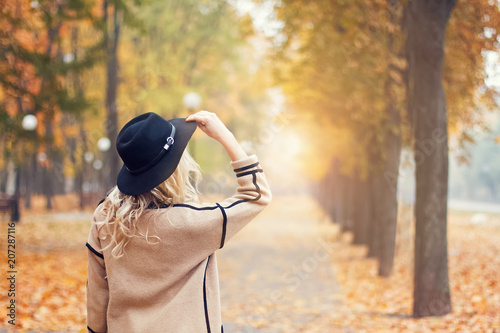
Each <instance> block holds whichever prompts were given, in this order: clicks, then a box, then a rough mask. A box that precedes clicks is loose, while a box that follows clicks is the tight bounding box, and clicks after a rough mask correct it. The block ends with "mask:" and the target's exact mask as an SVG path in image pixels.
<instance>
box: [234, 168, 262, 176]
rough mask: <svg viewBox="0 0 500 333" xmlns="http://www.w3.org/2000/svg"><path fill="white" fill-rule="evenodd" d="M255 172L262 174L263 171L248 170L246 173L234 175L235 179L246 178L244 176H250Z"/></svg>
mask: <svg viewBox="0 0 500 333" xmlns="http://www.w3.org/2000/svg"><path fill="white" fill-rule="evenodd" d="M257 172H264V170H262V169H255V170H250V171H247V172H242V173H239V174H237V175H236V177H242V176H246V175H251V174H254V173H257Z"/></svg>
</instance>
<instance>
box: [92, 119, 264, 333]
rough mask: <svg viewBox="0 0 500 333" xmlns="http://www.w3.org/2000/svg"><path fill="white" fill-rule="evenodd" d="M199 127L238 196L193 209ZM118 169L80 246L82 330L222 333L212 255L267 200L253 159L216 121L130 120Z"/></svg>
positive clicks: (120, 145)
mask: <svg viewBox="0 0 500 333" xmlns="http://www.w3.org/2000/svg"><path fill="white" fill-rule="evenodd" d="M197 127H199V128H200V129H201V130H202V131H203V132H205V133H206V134H207V135H208V136H209V137H211V138H214V139H215V140H217V141H218V142H219V143H220V144H222V146H223V147H224V148H225V150H226V151H227V153H228V155H229V157H230V159H231V166H232V167H233V170H234V172H235V175H236V179H237V182H238V187H237V193H236V194H235V195H234V196H232V197H230V198H227V199H225V200H223V201H221V202H218V203H213V204H205V203H200V202H199V199H198V190H197V184H198V182H199V181H200V179H201V172H200V168H199V166H198V164H197V163H196V162H195V161H194V159H193V158H192V157H191V156H190V155H189V153H188V151H187V150H186V149H185V148H186V146H187V144H188V141H189V140H190V138H191V136H192V134H193V133H194V131H195V130H196V128H197ZM116 148H117V150H118V153H119V155H120V157H121V159H122V160H123V162H124V166H123V168H122V169H121V171H120V173H119V175H118V179H117V186H115V187H114V188H113V189H112V190H111V191H110V192H109V193H108V195H107V196H106V198H105V199H103V200H102V201H101V202H100V203H99V205H98V206H97V208H96V210H95V212H94V215H93V221H92V226H91V229H90V233H89V238H88V242H87V247H88V250H89V251H88V271H87V279H88V280H87V329H88V331H89V332H111V333H115V332H116V333H127V332H130V333H142V332H144V333H155V332H165V333H203V332H208V333H222V332H223V327H222V320H221V309H220V295H219V278H218V271H217V259H216V255H215V251H216V250H218V249H220V248H222V247H223V246H224V244H225V242H227V241H228V240H229V239H230V238H231V237H233V236H234V235H235V234H236V233H237V232H238V231H239V230H241V229H242V228H243V227H244V226H245V225H246V224H247V223H248V222H250V221H251V220H252V219H253V218H254V217H255V216H256V215H257V214H258V213H259V212H260V211H262V210H263V209H264V208H265V207H266V205H267V204H269V202H270V201H271V192H270V190H269V186H268V184H267V182H266V178H265V176H264V173H263V171H262V169H261V168H260V165H259V162H258V160H257V157H256V156H255V155H252V156H247V154H246V153H245V152H244V150H243V149H242V148H241V146H240V145H239V144H238V142H237V141H236V139H235V138H234V136H233V134H232V133H231V132H230V131H229V130H228V129H227V128H226V126H224V124H223V123H222V122H221V121H220V120H219V118H218V117H217V115H215V114H214V113H211V112H207V111H200V112H197V113H195V114H192V115H190V116H189V117H187V118H185V119H184V118H177V119H171V120H168V121H167V120H165V119H163V118H162V117H160V116H159V115H157V114H155V113H145V114H142V115H140V116H138V117H136V118H134V119H132V120H131V121H129V122H128V123H127V124H126V125H125V126H124V127H123V128H122V130H121V131H120V133H119V134H118V137H117V143H116Z"/></svg>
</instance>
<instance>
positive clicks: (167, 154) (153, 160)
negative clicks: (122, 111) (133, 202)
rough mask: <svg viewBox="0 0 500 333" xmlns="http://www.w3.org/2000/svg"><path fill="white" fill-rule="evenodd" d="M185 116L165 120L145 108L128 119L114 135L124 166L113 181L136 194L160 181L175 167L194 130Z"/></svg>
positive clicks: (119, 187)
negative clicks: (137, 114) (116, 134)
mask: <svg viewBox="0 0 500 333" xmlns="http://www.w3.org/2000/svg"><path fill="white" fill-rule="evenodd" d="M196 128H197V125H196V122H195V121H193V122H187V121H186V119H185V118H175V119H171V120H168V121H167V120H165V119H163V118H162V117H160V116H159V115H157V114H156V113H153V112H148V113H145V114H142V115H140V116H137V117H135V118H134V119H132V120H130V121H129V122H128V123H127V124H126V125H125V126H123V128H122V129H121V131H120V133H119V134H118V137H117V139H116V149H117V150H118V154H119V155H120V157H121V159H122V161H123V167H122V169H121V170H120V173H119V174H118V179H117V181H116V183H117V186H118V189H119V190H120V191H121V192H122V193H124V194H127V195H138V194H141V193H144V192H147V191H149V190H152V189H153V188H155V187H156V186H158V185H160V184H161V183H163V182H164V181H165V180H167V179H168V177H170V176H171V175H172V173H173V172H174V171H175V169H176V168H177V165H178V164H179V161H180V159H181V157H182V154H183V152H184V149H186V146H187V144H188V142H189V140H190V139H191V136H192V135H193V133H194V131H195V130H196Z"/></svg>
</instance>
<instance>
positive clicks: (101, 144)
mask: <svg viewBox="0 0 500 333" xmlns="http://www.w3.org/2000/svg"><path fill="white" fill-rule="evenodd" d="M97 148H98V149H99V150H100V151H103V152H104V151H108V150H109V148H111V140H110V139H108V138H107V137H102V138H100V139H99V141H97Z"/></svg>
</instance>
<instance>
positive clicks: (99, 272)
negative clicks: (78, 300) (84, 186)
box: [86, 223, 109, 332]
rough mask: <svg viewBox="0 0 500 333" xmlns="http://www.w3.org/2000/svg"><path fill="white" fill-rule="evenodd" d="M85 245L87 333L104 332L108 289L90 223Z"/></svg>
mask: <svg viewBox="0 0 500 333" xmlns="http://www.w3.org/2000/svg"><path fill="white" fill-rule="evenodd" d="M86 245H87V249H88V251H87V256H88V266H87V329H88V331H89V332H106V330H107V321H106V313H107V309H108V300H109V289H108V280H107V276H106V266H105V264H104V256H103V254H102V251H101V242H100V241H99V238H98V237H97V225H96V224H95V223H92V226H91V228H90V233H89V238H88V242H87V244H86Z"/></svg>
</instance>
